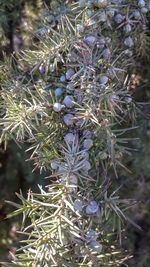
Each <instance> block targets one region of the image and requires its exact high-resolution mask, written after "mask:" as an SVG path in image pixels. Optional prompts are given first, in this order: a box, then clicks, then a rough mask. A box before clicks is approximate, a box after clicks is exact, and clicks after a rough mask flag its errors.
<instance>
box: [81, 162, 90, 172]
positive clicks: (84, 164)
mask: <svg viewBox="0 0 150 267" xmlns="http://www.w3.org/2000/svg"><path fill="white" fill-rule="evenodd" d="M82 169H83V170H84V171H87V172H88V171H89V170H90V169H91V163H90V162H89V161H88V160H85V161H84V163H83V165H82Z"/></svg>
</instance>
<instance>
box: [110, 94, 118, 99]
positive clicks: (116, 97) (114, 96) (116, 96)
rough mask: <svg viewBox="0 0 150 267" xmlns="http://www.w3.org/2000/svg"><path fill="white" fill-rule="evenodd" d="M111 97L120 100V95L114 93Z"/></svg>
mask: <svg viewBox="0 0 150 267" xmlns="http://www.w3.org/2000/svg"><path fill="white" fill-rule="evenodd" d="M111 99H112V100H118V99H119V96H118V95H112V96H111Z"/></svg>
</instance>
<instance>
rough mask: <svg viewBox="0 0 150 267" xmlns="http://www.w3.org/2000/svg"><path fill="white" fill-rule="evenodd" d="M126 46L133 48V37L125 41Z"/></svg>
mask: <svg viewBox="0 0 150 267" xmlns="http://www.w3.org/2000/svg"><path fill="white" fill-rule="evenodd" d="M124 44H125V45H126V46H129V47H132V46H133V45H134V43H133V40H132V38H131V37H127V38H126V39H125V41H124Z"/></svg>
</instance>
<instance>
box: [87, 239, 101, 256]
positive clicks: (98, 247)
mask: <svg viewBox="0 0 150 267" xmlns="http://www.w3.org/2000/svg"><path fill="white" fill-rule="evenodd" d="M88 245H89V247H90V248H91V250H92V251H93V252H95V253H100V252H101V251H102V245H101V244H100V243H99V242H98V241H95V240H93V241H91V242H90V243H89V244H88Z"/></svg>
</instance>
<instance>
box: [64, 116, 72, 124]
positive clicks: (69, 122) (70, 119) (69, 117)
mask: <svg viewBox="0 0 150 267" xmlns="http://www.w3.org/2000/svg"><path fill="white" fill-rule="evenodd" d="M73 118H74V117H73V115H72V114H66V115H65V116H64V122H65V124H66V125H73Z"/></svg>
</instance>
